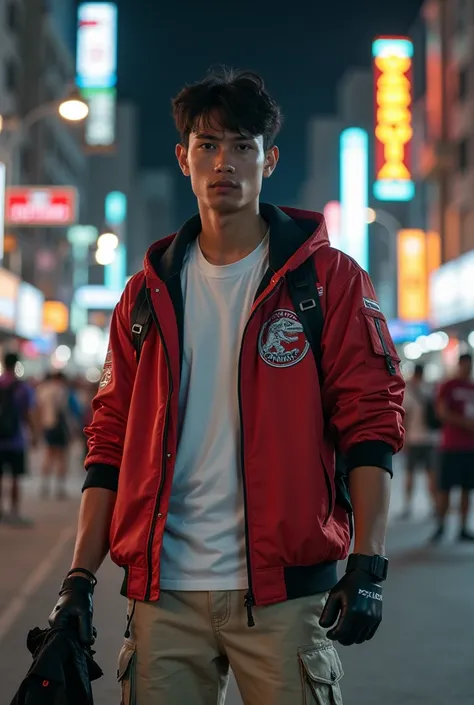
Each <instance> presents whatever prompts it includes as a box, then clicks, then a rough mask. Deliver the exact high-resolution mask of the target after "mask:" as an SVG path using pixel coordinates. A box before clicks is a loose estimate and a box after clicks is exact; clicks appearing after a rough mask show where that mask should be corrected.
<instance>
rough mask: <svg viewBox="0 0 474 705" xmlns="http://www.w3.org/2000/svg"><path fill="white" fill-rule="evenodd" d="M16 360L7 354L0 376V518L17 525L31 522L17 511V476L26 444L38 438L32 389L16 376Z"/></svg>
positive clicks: (24, 460)
mask: <svg viewBox="0 0 474 705" xmlns="http://www.w3.org/2000/svg"><path fill="white" fill-rule="evenodd" d="M18 363H19V357H18V355H16V354H15V353H7V354H6V355H5V359H4V371H3V373H2V375H1V376H0V520H3V521H7V522H8V523H9V524H11V525H13V526H18V527H21V526H30V525H31V523H32V522H31V521H30V520H29V519H26V518H25V517H23V516H22V515H21V512H20V509H21V485H20V478H21V477H22V476H23V475H24V474H25V473H26V468H27V454H28V446H29V445H31V446H32V447H34V446H36V444H37V441H38V420H37V416H36V413H35V402H34V393H33V389H32V388H31V387H30V386H29V385H28V384H27V383H26V382H24V381H22V380H21V379H18V377H17V375H16V369H17V365H18ZM28 429H29V431H30V434H31V437H30V443H29V440H28ZM5 475H10V512H9V513H4V511H3V501H2V500H3V493H4V477H5Z"/></svg>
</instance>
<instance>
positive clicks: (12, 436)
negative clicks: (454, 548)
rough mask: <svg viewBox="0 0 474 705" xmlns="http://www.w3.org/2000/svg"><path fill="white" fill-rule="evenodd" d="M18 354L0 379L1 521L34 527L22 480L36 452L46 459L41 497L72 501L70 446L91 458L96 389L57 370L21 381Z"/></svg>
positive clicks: (9, 360)
mask: <svg viewBox="0 0 474 705" xmlns="http://www.w3.org/2000/svg"><path fill="white" fill-rule="evenodd" d="M19 362H20V361H19V358H18V355H16V354H15V353H7V355H6V356H5V359H4V361H3V369H2V374H1V375H0V521H2V522H7V523H8V524H9V525H11V526H18V527H25V526H30V525H31V523H32V522H31V521H30V520H29V519H28V518H27V517H25V516H24V515H23V514H22V503H21V478H22V477H23V476H25V475H27V474H28V473H29V471H30V467H29V465H30V462H31V451H32V450H38V451H39V452H41V454H42V458H41V466H40V467H41V470H40V485H39V495H40V498H42V499H47V498H50V497H53V496H54V497H56V498H57V499H65V498H67V490H66V483H67V475H68V467H69V459H70V450H71V445H72V444H73V443H74V442H75V441H78V442H80V443H81V444H82V447H83V451H84V455H85V453H86V437H85V434H84V431H83V429H84V427H85V426H87V425H88V424H89V422H90V421H91V402H92V399H93V396H94V394H95V391H96V386H95V385H92V384H90V383H89V382H87V381H86V380H83V379H69V378H68V377H67V376H66V375H65V374H64V373H63V372H60V371H52V372H50V373H48V374H47V375H46V376H45V378H44V379H42V380H28V381H25V380H23V379H20V378H19V377H18V375H17V371H18V365H19Z"/></svg>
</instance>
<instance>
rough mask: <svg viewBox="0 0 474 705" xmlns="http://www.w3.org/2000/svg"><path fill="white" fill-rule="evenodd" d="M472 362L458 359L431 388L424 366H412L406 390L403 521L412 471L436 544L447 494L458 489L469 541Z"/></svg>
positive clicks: (462, 534)
mask: <svg viewBox="0 0 474 705" xmlns="http://www.w3.org/2000/svg"><path fill="white" fill-rule="evenodd" d="M472 368H473V360H472V356H471V355H469V354H463V355H461V356H460V358H459V363H458V368H457V370H456V372H455V374H454V375H453V376H452V377H450V378H449V379H447V380H445V381H443V382H442V383H441V384H439V385H436V386H433V385H429V384H427V383H426V382H425V380H424V368H423V365H416V367H415V371H414V374H413V376H412V378H411V379H410V380H408V382H407V386H406V390H405V399H404V406H405V414H406V415H405V429H406V438H405V448H404V456H405V468H406V475H405V507H404V510H403V514H402V517H403V518H409V517H410V515H411V513H412V509H413V506H412V504H413V490H414V479H415V472H416V471H417V470H424V471H425V473H426V478H427V485H426V487H427V491H428V492H429V495H430V498H431V503H432V511H433V516H434V518H435V521H436V529H435V531H434V533H433V535H432V536H431V541H432V542H434V543H437V542H438V541H440V540H441V539H442V538H443V537H444V535H445V530H446V517H447V514H448V512H449V509H450V500H451V495H452V490H453V489H455V488H460V490H461V498H460V503H459V534H458V538H459V540H460V541H474V535H473V534H471V533H470V532H469V530H468V519H469V512H470V499H471V494H472V490H474V381H473V379H472Z"/></svg>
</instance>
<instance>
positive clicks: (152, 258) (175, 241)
mask: <svg viewBox="0 0 474 705" xmlns="http://www.w3.org/2000/svg"><path fill="white" fill-rule="evenodd" d="M260 213H261V215H262V217H263V218H264V219H265V220H266V221H267V223H268V224H269V226H270V246H269V265H270V269H271V270H273V271H274V272H277V273H279V274H280V275H281V276H283V275H284V274H285V273H286V272H287V271H290V270H293V269H296V268H297V267H299V266H300V264H302V262H304V261H305V260H306V259H308V258H309V257H310V256H311V255H312V254H313V253H314V252H315V251H316V250H318V249H319V248H320V247H327V246H329V237H328V233H327V228H326V223H325V220H324V216H323V215H322V214H321V213H316V212H312V211H305V210H298V209H296V208H287V207H277V206H273V205H270V204H268V203H261V204H260ZM200 230H201V219H200V217H199V215H195V216H193V217H192V218H190V219H189V220H188V221H186V223H184V225H183V226H182V228H181V229H180V230H179V231H178V232H177V233H175V234H174V235H170V236H169V237H167V238H165V239H163V240H159V241H158V242H156V243H154V244H153V245H152V246H151V247H150V248H149V250H148V252H147V253H146V256H145V263H144V269H145V274H153V273H156V274H158V275H159V276H160V278H161V279H163V281H167V280H168V279H170V278H171V277H173V276H174V275H176V274H177V273H178V272H179V271H180V270H181V267H182V264H183V260H184V257H185V254H186V250H187V248H188V245H189V244H190V243H191V242H192V241H193V240H194V239H195V238H196V237H197V236H198V234H199V232H200Z"/></svg>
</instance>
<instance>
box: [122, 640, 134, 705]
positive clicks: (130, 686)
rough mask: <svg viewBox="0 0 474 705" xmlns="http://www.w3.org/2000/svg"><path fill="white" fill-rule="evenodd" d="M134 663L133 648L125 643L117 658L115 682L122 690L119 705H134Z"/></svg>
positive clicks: (130, 644)
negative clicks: (116, 681)
mask: <svg viewBox="0 0 474 705" xmlns="http://www.w3.org/2000/svg"><path fill="white" fill-rule="evenodd" d="M135 661H136V654H135V647H134V645H133V644H132V643H131V642H130V641H126V642H125V644H124V645H123V646H122V648H121V650H120V653H119V657H118V668H117V680H118V682H119V683H120V687H121V689H122V699H121V701H120V705H136V702H137V698H136V687H135V681H136V674H135Z"/></svg>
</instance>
